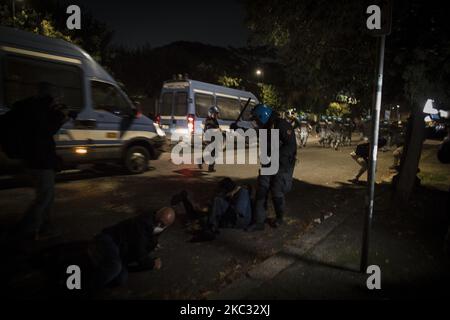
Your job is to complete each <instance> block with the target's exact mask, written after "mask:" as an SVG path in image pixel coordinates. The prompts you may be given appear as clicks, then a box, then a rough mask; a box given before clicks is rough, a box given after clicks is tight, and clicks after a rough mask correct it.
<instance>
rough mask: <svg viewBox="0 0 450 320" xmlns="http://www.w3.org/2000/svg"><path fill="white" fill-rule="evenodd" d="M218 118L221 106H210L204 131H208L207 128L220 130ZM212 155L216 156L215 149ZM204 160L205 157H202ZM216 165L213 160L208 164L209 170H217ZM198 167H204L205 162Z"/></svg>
mask: <svg viewBox="0 0 450 320" xmlns="http://www.w3.org/2000/svg"><path fill="white" fill-rule="evenodd" d="M218 118H219V108H217V107H216V106H212V107H211V108H209V110H208V117H207V118H206V120H205V122H204V124H203V132H206V131H207V130H220V126H219V121H218ZM211 156H212V157H215V156H216V152H215V150H213V151H212V152H211ZM202 161H203V157H202ZM214 165H215V162H212V163H210V164H209V165H208V172H215V171H216V170H215V169H214ZM198 168H199V169H203V163H201V164H199V165H198Z"/></svg>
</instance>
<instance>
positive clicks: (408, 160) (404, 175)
mask: <svg viewBox="0 0 450 320" xmlns="http://www.w3.org/2000/svg"><path fill="white" fill-rule="evenodd" d="M422 108H423V107H421V106H420V104H419V105H417V104H415V106H414V107H413V111H412V114H411V118H410V119H409V121H408V129H407V132H406V137H405V145H404V149H403V150H404V151H403V157H402V161H401V165H400V173H399V174H398V182H397V185H396V187H395V194H394V199H395V200H396V202H397V201H398V202H397V203H399V204H401V205H406V204H407V203H408V201H409V198H410V196H411V193H412V191H413V189H414V185H415V182H416V176H417V169H418V168H419V161H420V156H421V154H422V146H423V141H424V138H425V122H424V113H423V111H422Z"/></svg>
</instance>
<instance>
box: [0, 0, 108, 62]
mask: <svg viewBox="0 0 450 320" xmlns="http://www.w3.org/2000/svg"><path fill="white" fill-rule="evenodd" d="M65 10H66V6H64V5H63V4H61V3H60V2H58V1H55V0H27V1H26V2H25V1H24V2H20V3H19V2H17V3H16V12H15V21H13V18H12V12H11V3H10V1H5V0H0V19H1V21H2V26H7V27H13V26H14V27H16V28H19V29H21V30H25V31H29V32H35V33H38V34H41V35H45V36H48V37H53V38H59V39H63V40H66V41H69V42H73V43H75V44H77V45H79V46H81V47H82V48H83V49H84V50H86V51H87V52H89V54H90V55H91V56H92V57H93V58H94V59H96V60H97V61H99V62H101V63H105V62H106V61H107V59H108V55H109V47H110V42H111V39H112V35H113V32H112V31H111V30H109V29H108V28H107V27H106V25H105V24H104V23H101V22H100V21H98V20H96V19H95V18H94V17H93V16H92V15H91V14H89V12H88V11H87V10H83V9H82V15H81V19H82V22H81V26H82V28H81V30H68V29H67V27H66V19H67V17H68V16H67V14H66V11H65Z"/></svg>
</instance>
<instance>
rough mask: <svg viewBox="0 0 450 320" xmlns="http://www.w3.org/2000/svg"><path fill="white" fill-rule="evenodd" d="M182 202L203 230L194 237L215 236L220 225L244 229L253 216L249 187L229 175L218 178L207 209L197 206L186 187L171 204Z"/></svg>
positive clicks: (207, 238)
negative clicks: (216, 186) (236, 181)
mask: <svg viewBox="0 0 450 320" xmlns="http://www.w3.org/2000/svg"><path fill="white" fill-rule="evenodd" d="M180 202H181V203H182V204H183V206H184V209H185V211H186V214H187V216H188V218H189V219H190V220H200V225H201V231H200V232H199V234H197V235H196V236H195V237H194V238H193V240H192V241H202V240H206V241H208V240H214V239H215V237H216V234H218V233H219V232H218V230H219V228H237V229H245V228H246V227H247V226H248V225H249V224H250V222H251V219H252V205H251V189H250V187H249V186H247V185H243V186H239V185H237V184H236V183H235V182H234V181H233V180H231V179H230V178H224V179H222V180H220V181H219V184H218V189H217V191H216V193H215V194H214V197H213V199H212V202H211V204H210V206H209V208H208V209H207V211H206V212H205V211H204V210H201V209H199V208H196V207H195V206H194V204H193V202H192V201H191V200H190V199H189V197H188V195H187V192H186V191H185V190H183V191H182V192H180V193H178V194H176V195H175V196H174V197H173V198H172V203H171V204H172V205H176V204H178V203H180Z"/></svg>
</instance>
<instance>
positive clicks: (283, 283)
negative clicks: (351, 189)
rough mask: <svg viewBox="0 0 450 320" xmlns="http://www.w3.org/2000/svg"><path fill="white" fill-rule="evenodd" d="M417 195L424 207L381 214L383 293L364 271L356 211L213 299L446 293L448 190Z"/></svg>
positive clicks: (374, 238) (376, 231)
mask: <svg viewBox="0 0 450 320" xmlns="http://www.w3.org/2000/svg"><path fill="white" fill-rule="evenodd" d="M416 197H420V198H421V201H422V202H425V203H424V204H423V206H419V207H415V208H414V209H411V210H410V211H408V212H405V213H403V214H401V215H399V216H395V215H393V213H392V212H390V211H389V210H387V211H380V212H376V213H375V220H374V223H373V229H372V233H371V242H370V244H371V247H370V258H369V265H370V264H376V265H378V266H379V267H380V268H381V290H373V291H371V290H368V289H367V287H366V281H367V278H368V275H366V274H362V273H359V272H358V269H359V261H360V260H359V259H360V250H361V232H362V226H363V213H364V211H363V210H355V211H353V212H351V213H349V214H347V215H346V216H340V217H336V218H334V217H332V218H330V219H329V220H327V221H325V223H323V224H321V225H318V227H317V228H314V229H313V230H312V232H311V233H308V234H306V235H304V237H302V238H301V239H299V240H298V241H297V242H296V243H295V244H294V245H291V246H286V247H285V248H284V250H282V251H281V252H280V253H278V254H277V255H275V256H273V257H271V258H269V259H267V260H266V261H264V262H263V263H262V264H260V265H258V266H257V267H255V268H254V269H252V270H250V271H249V272H248V274H247V275H246V277H244V278H242V279H241V280H240V281H237V282H235V283H233V284H232V285H231V286H229V287H228V288H226V289H225V290H223V291H221V292H220V293H218V294H217V295H215V296H213V297H212V298H213V299H407V298H427V299H431V298H441V299H442V298H445V297H446V296H447V294H448V286H449V285H450V276H449V275H450V262H449V259H448V258H447V257H445V255H444V253H443V250H442V243H443V241H442V240H443V235H444V234H445V231H446V230H445V229H446V228H445V223H443V222H444V212H443V210H442V208H443V205H444V202H445V194H444V193H442V192H437V191H436V190H421V194H420V195H417V196H416ZM417 202H418V203H420V202H419V200H417ZM361 209H362V208H361ZM333 218H334V219H333Z"/></svg>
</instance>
